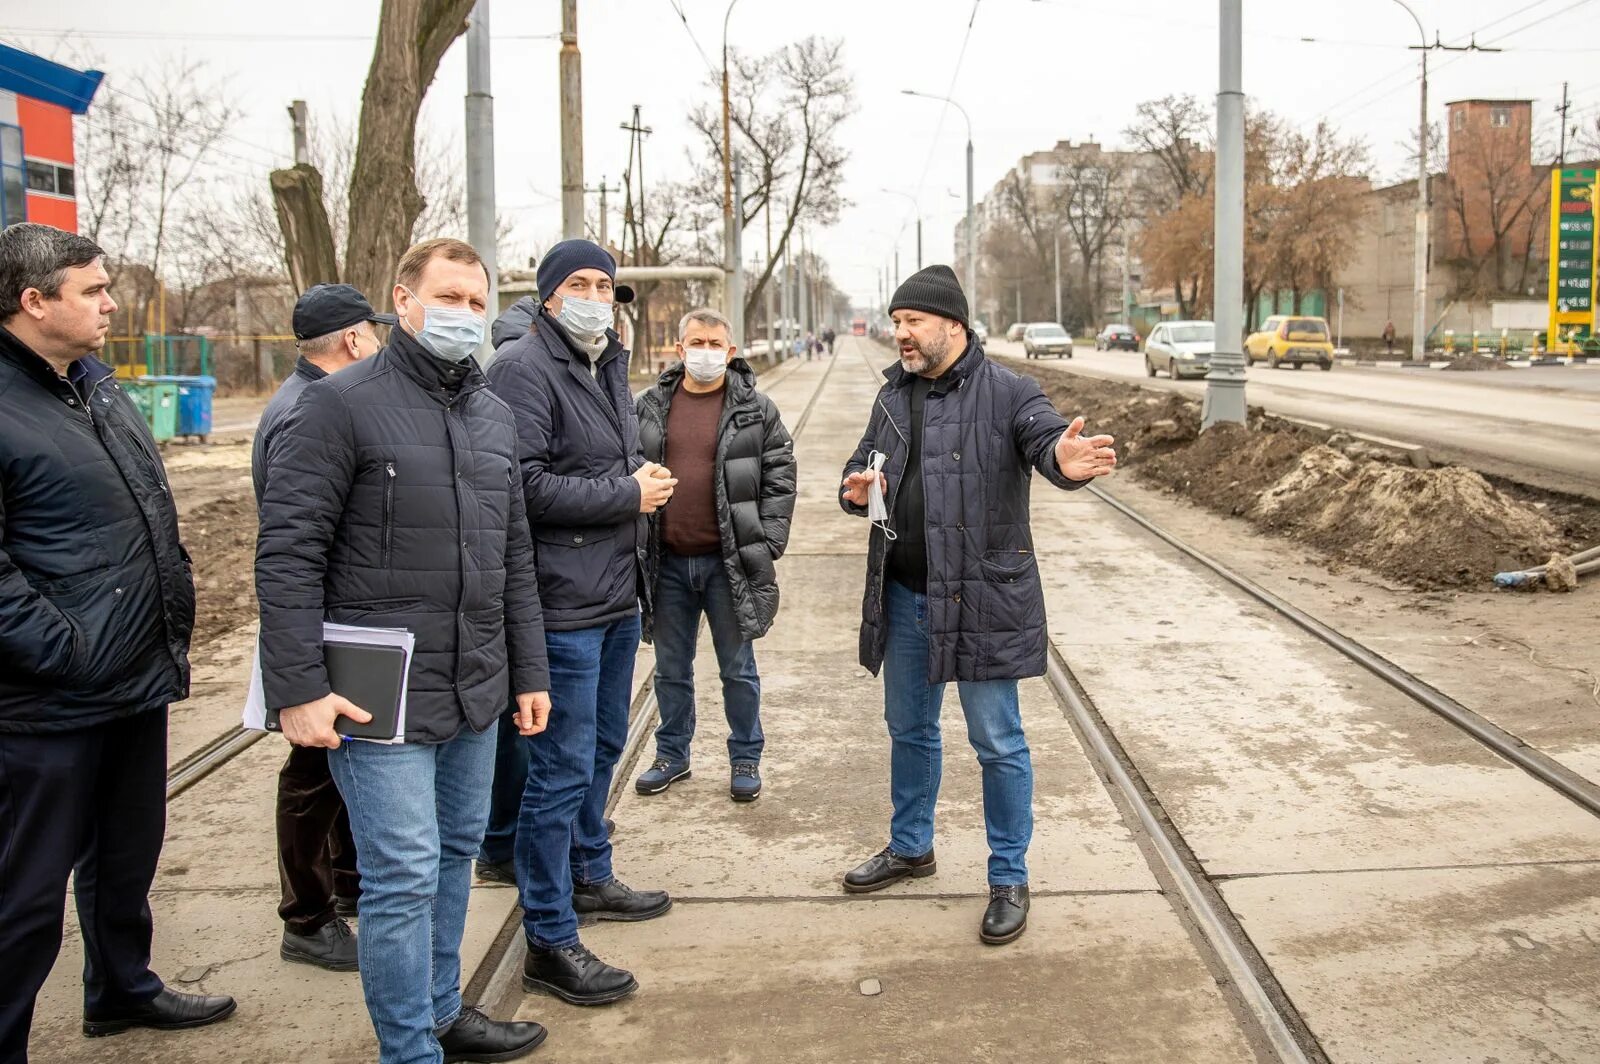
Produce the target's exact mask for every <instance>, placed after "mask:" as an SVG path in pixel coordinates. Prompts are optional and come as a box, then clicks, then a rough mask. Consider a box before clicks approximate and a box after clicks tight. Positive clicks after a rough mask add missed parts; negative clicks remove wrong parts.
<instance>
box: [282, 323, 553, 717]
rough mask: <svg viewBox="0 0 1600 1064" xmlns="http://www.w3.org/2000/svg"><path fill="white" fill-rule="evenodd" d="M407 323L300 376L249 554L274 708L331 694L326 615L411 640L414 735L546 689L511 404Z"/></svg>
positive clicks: (492, 712)
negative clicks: (317, 374) (357, 358)
mask: <svg viewBox="0 0 1600 1064" xmlns="http://www.w3.org/2000/svg"><path fill="white" fill-rule="evenodd" d="M450 373H454V374H455V375H456V376H457V377H460V375H461V370H460V369H459V368H457V369H454V370H452V369H450V368H449V367H446V366H444V365H443V364H442V363H440V362H439V360H437V359H435V358H434V357H433V356H432V355H430V354H428V352H427V351H425V350H423V349H422V347H421V346H420V345H419V344H418V343H417V342H416V341H415V340H414V339H412V338H411V337H410V336H409V335H407V334H406V333H405V332H404V331H403V330H400V329H395V330H393V331H392V332H391V333H390V338H389V345H388V346H387V347H385V348H384V349H383V350H382V351H380V352H378V353H377V354H376V355H374V356H372V357H371V358H369V359H366V360H364V361H362V362H358V363H356V364H355V365H353V366H350V367H348V368H347V369H344V370H341V371H340V372H338V373H335V374H333V375H332V376H330V377H325V378H323V379H322V380H319V381H316V382H315V383H313V384H310V385H308V386H307V387H306V389H305V391H304V392H303V393H302V394H301V397H300V401H299V402H298V403H296V404H295V406H294V409H293V410H292V411H291V412H290V413H289V415H288V417H287V419H286V420H285V422H284V425H283V427H282V428H281V429H280V430H279V431H278V433H277V435H276V436H275V437H274V438H273V441H272V446H271V449H270V450H269V452H268V455H267V483H266V492H265V494H264V496H263V497H262V501H261V534H260V539H259V541H258V543H257V548H256V594H257V597H258V598H259V599H260V601H261V664H262V674H263V681H264V685H265V689H266V691H265V693H266V702H267V706H268V708H271V709H281V708H283V707H286V706H295V705H300V704H302V703H305V702H309V701H312V700H314V699H317V698H320V697H322V696H323V695H325V694H327V693H328V680H327V673H326V671H325V670H324V669H323V665H322V622H323V619H324V617H326V619H327V620H330V621H339V622H343V623H345V624H358V625H370V626H374V627H382V628H405V629H409V630H410V631H411V632H412V633H413V634H414V635H415V636H416V639H417V643H416V654H415V657H414V658H413V659H412V663H411V677H410V691H409V696H408V703H407V706H408V713H407V720H406V739H407V741H408V742H423V743H439V742H445V741H447V740H449V739H451V738H453V737H454V736H455V735H456V734H458V733H459V732H460V730H461V725H462V722H463V721H465V722H466V724H467V725H468V726H469V727H471V728H472V729H473V730H474V731H482V730H483V729H485V728H487V727H488V726H489V725H490V724H493V723H494V721H495V718H496V717H498V716H499V715H500V714H501V713H503V712H504V711H505V709H506V705H507V703H508V701H509V696H510V695H511V694H513V693H519V692H526V691H545V690H548V689H549V686H550V676H549V666H548V663H547V661H546V657H545V647H544V625H543V622H542V620H541V616H540V608H539V588H538V577H537V575H536V574H535V572H534V555H533V544H532V541H531V539H530V538H529V535H528V518H527V513H526V511H525V510H524V509H523V506H522V487H521V478H520V477H519V475H518V472H517V434H516V428H515V426H514V425H513V424H512V422H511V411H510V409H508V408H507V407H506V404H505V403H504V402H502V401H501V400H500V399H499V398H498V397H496V396H495V395H494V393H493V392H491V391H490V390H489V388H488V382H487V381H485V380H484V377H483V374H482V373H481V372H479V371H478V369H477V367H476V366H475V365H474V364H473V363H470V362H469V363H468V369H467V371H466V374H465V378H464V379H462V380H461V381H460V385H459V390H455V391H452V390H451V388H450V387H448V386H447V376H448V375H449V374H450Z"/></svg>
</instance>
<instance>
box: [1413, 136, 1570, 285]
mask: <svg viewBox="0 0 1600 1064" xmlns="http://www.w3.org/2000/svg"><path fill="white" fill-rule="evenodd" d="M1509 132H1510V131H1509V130H1505V131H1503V130H1499V129H1489V130H1487V131H1485V130H1482V129H1474V128H1471V127H1469V128H1467V129H1460V130H1456V131H1455V134H1454V142H1453V143H1452V146H1451V152H1450V166H1449V169H1448V171H1447V180H1446V181H1445V182H1444V186H1443V189H1442V191H1441V196H1442V198H1443V206H1444V210H1445V218H1446V220H1445V232H1444V233H1443V234H1441V237H1442V239H1441V240H1440V241H1439V243H1440V245H1442V246H1441V253H1440V258H1441V259H1443V260H1444V261H1446V262H1448V263H1450V264H1451V265H1452V266H1453V267H1455V276H1456V292H1455V294H1456V295H1457V296H1460V297H1464V298H1469V299H1487V298H1491V297H1495V296H1502V295H1509V294H1515V295H1524V294H1526V291H1527V288H1528V287H1529V284H1530V281H1531V280H1536V279H1537V274H1538V273H1539V272H1540V270H1539V267H1540V265H1541V262H1540V256H1539V251H1540V248H1539V247H1538V244H1537V235H1538V233H1539V232H1540V231H1541V230H1540V225H1541V224H1542V223H1543V222H1544V220H1545V219H1544V217H1543V215H1544V212H1543V210H1542V209H1541V208H1542V207H1543V206H1544V203H1545V202H1546V199H1547V197H1548V189H1549V185H1550V178H1549V171H1548V169H1547V168H1545V167H1536V166H1534V165H1533V164H1532V161H1531V160H1530V159H1529V158H1528V152H1527V143H1526V142H1525V141H1523V140H1522V139H1521V138H1520V137H1517V136H1508V135H1504V134H1505V133H1509Z"/></svg>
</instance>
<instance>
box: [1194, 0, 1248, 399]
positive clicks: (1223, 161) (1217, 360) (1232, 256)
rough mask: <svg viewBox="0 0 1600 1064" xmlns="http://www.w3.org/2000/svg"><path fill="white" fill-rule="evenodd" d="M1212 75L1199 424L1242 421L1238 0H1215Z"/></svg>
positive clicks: (1240, 31) (1241, 128)
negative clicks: (1210, 337)
mask: <svg viewBox="0 0 1600 1064" xmlns="http://www.w3.org/2000/svg"><path fill="white" fill-rule="evenodd" d="M1220 2H1221V10H1220V16H1221V18H1220V25H1219V30H1220V33H1219V40H1218V46H1219V47H1218V54H1219V58H1220V64H1219V70H1218V79H1217V149H1216V152H1217V154H1216V160H1217V161H1216V166H1217V171H1216V190H1217V191H1216V196H1217V202H1216V214H1215V222H1214V224H1215V232H1216V242H1215V248H1214V256H1215V257H1214V264H1213V276H1214V277H1215V278H1216V285H1215V286H1214V290H1213V291H1214V295H1213V301H1214V302H1215V304H1216V306H1215V307H1214V308H1213V310H1212V319H1213V321H1215V323H1216V324H1215V326H1214V329H1215V337H1216V350H1215V353H1213V354H1212V356H1211V372H1209V373H1207V374H1206V396H1205V402H1204V403H1203V404H1202V408H1201V412H1200V428H1201V430H1202V431H1203V430H1205V429H1208V428H1210V427H1211V426H1212V425H1215V424H1218V423H1219V422H1224V421H1231V422H1235V423H1237V424H1240V425H1243V424H1244V423H1245V402H1244V373H1245V361H1244V352H1243V351H1241V350H1240V348H1241V347H1242V346H1243V344H1242V343H1241V340H1242V339H1243V336H1242V333H1243V329H1242V327H1241V326H1242V323H1241V321H1240V318H1241V317H1242V316H1243V311H1244V307H1243V306H1242V304H1243V301H1244V88H1243V79H1242V77H1241V74H1240V58H1241V55H1242V53H1243V50H1244V49H1243V45H1242V38H1243V30H1244V25H1243V22H1244V19H1243V15H1242V12H1241V10H1240V0H1220Z"/></svg>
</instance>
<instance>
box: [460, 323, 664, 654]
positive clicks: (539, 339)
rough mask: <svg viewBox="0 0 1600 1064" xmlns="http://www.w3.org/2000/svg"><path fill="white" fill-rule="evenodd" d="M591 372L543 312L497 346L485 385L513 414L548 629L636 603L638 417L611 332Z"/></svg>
mask: <svg viewBox="0 0 1600 1064" xmlns="http://www.w3.org/2000/svg"><path fill="white" fill-rule="evenodd" d="M607 335H608V336H609V338H610V343H609V345H608V346H607V347H606V349H605V351H603V352H602V353H601V355H600V359H599V372H598V374H597V375H593V376H592V375H591V374H590V372H589V360H588V358H587V357H586V356H585V355H584V354H582V353H581V352H579V351H578V350H577V349H576V348H575V347H574V346H573V345H572V343H571V341H570V340H569V339H568V337H567V334H566V330H564V329H563V328H562V327H561V326H560V325H559V324H557V322H556V320H555V319H554V318H552V317H551V316H550V314H549V313H548V312H547V311H544V310H541V311H540V312H539V317H538V318H536V319H535V320H534V323H533V326H532V329H531V331H529V332H528V333H527V335H525V336H523V337H521V338H519V339H516V340H512V341H511V342H510V343H508V344H506V345H505V346H504V347H501V348H500V349H499V350H498V351H496V352H495V358H494V361H493V362H492V363H490V365H489V370H488V373H489V383H490V384H491V385H492V386H493V387H494V390H495V393H496V394H497V395H499V396H500V398H502V399H504V400H505V401H506V402H507V403H508V404H510V406H511V410H512V412H513V413H514V414H515V415H516V421H517V439H518V443H519V446H520V452H521V458H522V491H523V496H524V499H525V501H526V502H527V506H528V524H529V525H530V526H531V527H532V529H533V538H534V542H535V544H536V546H537V550H538V552H539V596H540V599H541V600H542V601H543V603H544V623H545V627H547V628H549V629H551V630H552V631H572V630H576V629H580V628H592V627H595V626H598V625H602V624H610V623H611V622H612V621H618V620H622V619H623V618H625V617H629V616H631V615H632V614H634V613H635V612H637V611H638V609H639V563H640V562H641V560H642V554H643V551H644V515H642V514H641V513H640V512H639V484H638V482H637V481H635V480H634V479H633V473H634V471H635V470H637V469H638V468H639V466H641V465H643V464H644V459H643V458H641V457H640V456H639V419H638V416H637V415H636V414H635V413H634V409H633V396H632V395H630V394H628V352H627V351H625V350H624V349H623V347H622V344H621V342H620V341H618V340H617V337H616V335H615V334H614V333H608V334H607Z"/></svg>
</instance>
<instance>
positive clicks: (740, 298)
mask: <svg viewBox="0 0 1600 1064" xmlns="http://www.w3.org/2000/svg"><path fill="white" fill-rule="evenodd" d="M733 189H734V194H735V195H736V196H737V198H738V200H739V202H740V203H743V202H744V170H743V168H742V167H740V166H739V165H738V163H737V160H736V161H735V165H734V168H733ZM728 257H729V259H730V260H731V261H732V264H733V269H732V270H730V271H728V282H729V283H728V291H727V304H728V322H729V324H731V325H732V326H733V343H734V346H735V347H738V348H739V349H740V350H741V351H742V350H743V349H744V345H745V335H744V226H742V225H736V226H734V227H733V230H732V233H731V234H730V237H729V240H728Z"/></svg>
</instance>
